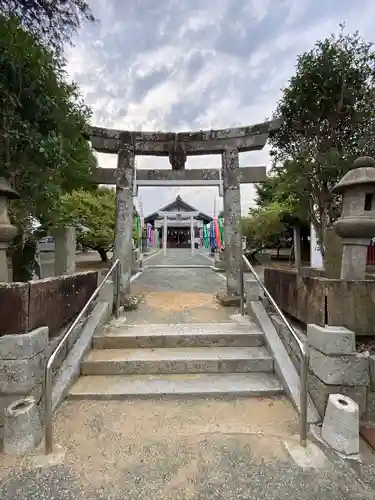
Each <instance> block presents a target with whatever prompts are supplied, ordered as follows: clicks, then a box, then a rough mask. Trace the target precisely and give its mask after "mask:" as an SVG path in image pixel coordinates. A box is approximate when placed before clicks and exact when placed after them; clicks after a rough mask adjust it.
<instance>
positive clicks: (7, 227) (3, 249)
mask: <svg viewBox="0 0 375 500" xmlns="http://www.w3.org/2000/svg"><path fill="white" fill-rule="evenodd" d="M17 198H19V195H18V193H17V192H16V191H14V189H12V188H11V187H10V185H9V184H8V182H7V181H6V180H5V179H4V178H2V177H1V178H0V282H8V281H9V272H8V259H7V248H8V245H9V242H10V241H11V240H12V239H13V238H14V237H15V236H16V234H17V228H16V227H15V226H12V224H11V223H10V219H9V215H8V204H9V200H11V199H17Z"/></svg>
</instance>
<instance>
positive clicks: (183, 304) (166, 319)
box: [126, 249, 237, 324]
mask: <svg viewBox="0 0 375 500" xmlns="http://www.w3.org/2000/svg"><path fill="white" fill-rule="evenodd" d="M160 264H162V265H165V264H168V265H176V266H177V265H179V264H183V265H192V264H193V265H195V264H198V265H202V264H203V265H207V266H210V265H212V261H211V260H210V259H208V258H207V257H205V256H204V255H202V254H201V253H198V252H196V253H194V254H193V255H192V254H191V253H190V250H185V249H181V250H179V249H173V250H168V254H167V256H166V257H164V255H163V252H160V253H158V254H155V255H153V256H151V257H150V258H149V259H147V260H146V261H145V262H144V265H145V266H152V265H160ZM223 290H225V278H224V277H223V276H222V275H220V274H218V273H215V271H213V270H212V269H210V268H207V269H202V268H198V269H182V268H172V269H170V268H167V269H166V268H154V269H153V268H149V269H145V270H144V271H143V273H142V274H141V276H140V277H138V278H137V279H136V280H135V281H133V283H132V293H133V294H136V295H140V296H141V297H142V302H141V303H140V305H139V307H138V309H137V310H135V311H129V312H127V314H126V318H127V321H129V323H133V324H134V323H135V324H139V323H154V324H159V323H211V322H214V323H215V322H228V321H230V316H231V315H232V314H236V312H237V311H236V309H234V308H223V307H221V306H220V305H219V304H218V303H217V301H216V299H215V295H216V293H217V292H218V291H223Z"/></svg>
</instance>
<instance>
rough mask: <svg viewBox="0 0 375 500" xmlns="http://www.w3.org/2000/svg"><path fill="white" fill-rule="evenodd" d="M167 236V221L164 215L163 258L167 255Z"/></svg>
mask: <svg viewBox="0 0 375 500" xmlns="http://www.w3.org/2000/svg"><path fill="white" fill-rule="evenodd" d="M167 236H168V221H167V216H166V215H164V226H163V249H164V256H166V255H167Z"/></svg>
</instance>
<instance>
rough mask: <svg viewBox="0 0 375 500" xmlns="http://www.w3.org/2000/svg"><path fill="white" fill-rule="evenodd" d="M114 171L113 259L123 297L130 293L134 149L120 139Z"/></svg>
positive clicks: (124, 139) (123, 139) (124, 140)
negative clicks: (114, 218) (114, 230)
mask: <svg viewBox="0 0 375 500" xmlns="http://www.w3.org/2000/svg"><path fill="white" fill-rule="evenodd" d="M120 140H121V148H120V149H119V152H118V164H117V170H116V176H117V177H116V236H115V247H114V259H120V263H121V282H120V293H121V296H122V297H124V296H125V295H127V294H128V293H129V291H130V277H131V271H132V261H133V245H132V232H133V181H134V147H133V146H132V145H131V144H129V143H127V142H126V138H120Z"/></svg>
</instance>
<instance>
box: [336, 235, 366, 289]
mask: <svg viewBox="0 0 375 500" xmlns="http://www.w3.org/2000/svg"><path fill="white" fill-rule="evenodd" d="M368 245H369V239H367V238H366V239H357V240H354V239H352V240H350V241H348V240H343V249H342V264H341V274H340V278H341V279H342V280H364V279H366V260H367V249H368Z"/></svg>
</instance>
